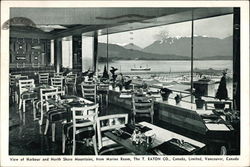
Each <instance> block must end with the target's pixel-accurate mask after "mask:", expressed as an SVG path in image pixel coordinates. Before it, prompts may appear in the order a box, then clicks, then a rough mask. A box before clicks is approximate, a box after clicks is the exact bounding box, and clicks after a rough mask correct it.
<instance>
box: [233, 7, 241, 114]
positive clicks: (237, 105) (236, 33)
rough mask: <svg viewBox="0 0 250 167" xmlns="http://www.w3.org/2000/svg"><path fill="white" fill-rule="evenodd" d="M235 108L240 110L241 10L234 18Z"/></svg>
mask: <svg viewBox="0 0 250 167" xmlns="http://www.w3.org/2000/svg"><path fill="white" fill-rule="evenodd" d="M233 100H234V103H233V108H234V109H236V110H240V8H234V16H233Z"/></svg>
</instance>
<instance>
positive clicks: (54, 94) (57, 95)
mask: <svg viewBox="0 0 250 167" xmlns="http://www.w3.org/2000/svg"><path fill="white" fill-rule="evenodd" d="M64 94H65V92H64V91H56V92H47V93H45V94H44V96H45V100H46V101H47V100H49V99H55V100H60V99H61V96H62V95H64ZM53 106H54V105H53V104H49V103H48V102H46V111H49V110H50V109H51V108H52V107H53Z"/></svg>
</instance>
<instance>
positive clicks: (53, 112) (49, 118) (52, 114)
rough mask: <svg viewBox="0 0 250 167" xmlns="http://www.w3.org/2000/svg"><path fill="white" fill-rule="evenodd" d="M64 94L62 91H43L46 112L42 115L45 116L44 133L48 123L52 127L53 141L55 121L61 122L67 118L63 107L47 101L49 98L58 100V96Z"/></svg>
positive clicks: (46, 130)
mask: <svg viewBox="0 0 250 167" xmlns="http://www.w3.org/2000/svg"><path fill="white" fill-rule="evenodd" d="M62 95H64V91H57V92H49V93H45V100H46V113H45V114H44V116H45V117H46V126H45V131H44V135H46V134H47V132H48V129H49V125H50V124H51V127H52V141H53V142H54V141H55V131H56V123H57V122H63V121H65V120H66V119H67V116H68V115H67V111H66V109H65V108H64V107H58V106H57V105H55V104H53V103H49V102H48V101H49V99H53V100H54V101H56V100H60V97H61V96H62Z"/></svg>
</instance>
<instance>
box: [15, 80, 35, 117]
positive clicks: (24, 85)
mask: <svg viewBox="0 0 250 167" xmlns="http://www.w3.org/2000/svg"><path fill="white" fill-rule="evenodd" d="M18 85H19V111H20V110H21V108H22V106H23V113H25V103H26V101H27V100H34V99H33V98H32V99H30V98H25V97H24V93H25V92H27V91H28V90H29V89H32V88H34V87H35V83H34V79H24V80H21V79H20V80H19V81H18Z"/></svg>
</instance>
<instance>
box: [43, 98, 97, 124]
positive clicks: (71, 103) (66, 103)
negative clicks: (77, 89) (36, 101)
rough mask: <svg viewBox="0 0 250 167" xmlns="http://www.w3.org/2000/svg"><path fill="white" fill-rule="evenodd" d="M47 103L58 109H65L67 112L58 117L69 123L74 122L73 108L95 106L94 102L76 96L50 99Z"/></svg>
mask: <svg viewBox="0 0 250 167" xmlns="http://www.w3.org/2000/svg"><path fill="white" fill-rule="evenodd" d="M47 102H48V103H49V104H51V105H54V106H55V107H57V108H58V109H64V110H65V112H64V113H61V115H60V116H58V117H59V119H60V120H66V121H67V122H70V121H71V120H72V112H71V109H72V108H73V107H88V106H91V105H94V102H92V101H90V100H87V99H85V98H82V97H78V96H75V95H62V96H61V97H60V99H54V98H51V99H48V100H47Z"/></svg>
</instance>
